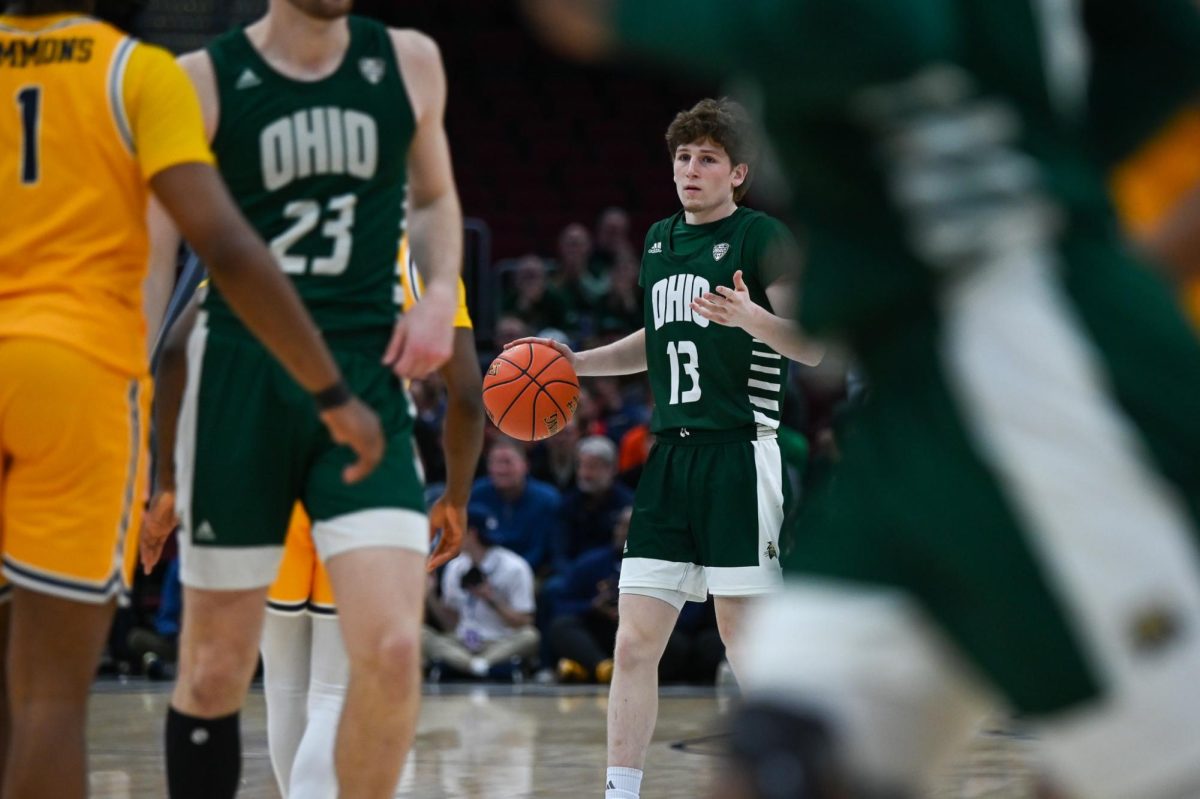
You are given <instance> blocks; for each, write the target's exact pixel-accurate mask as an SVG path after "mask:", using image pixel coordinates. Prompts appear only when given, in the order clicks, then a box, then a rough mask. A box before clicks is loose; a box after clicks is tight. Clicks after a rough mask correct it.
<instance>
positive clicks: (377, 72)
mask: <svg viewBox="0 0 1200 799" xmlns="http://www.w3.org/2000/svg"><path fill="white" fill-rule="evenodd" d="M358 71H359V72H361V73H362V76H363V77H364V78H366V79H367V83H370V84H371V85H372V86H374V85H375V84H376V83H379V81H381V80H383V72H384V65H383V59H382V58H362V59H359V62H358Z"/></svg>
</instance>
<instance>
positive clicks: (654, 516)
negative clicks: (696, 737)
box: [510, 99, 820, 799]
mask: <svg viewBox="0 0 1200 799" xmlns="http://www.w3.org/2000/svg"><path fill="white" fill-rule="evenodd" d="M666 139H667V150H668V152H669V153H670V156H671V159H672V163H673V164H674V180H675V189H676V193H677V194H678V196H679V201H680V203H681V204H682V208H681V209H680V210H679V211H677V212H676V213H675V214H673V215H672V216H670V217H668V218H667V219H664V220H662V221H660V222H657V223H655V224H654V225H653V226H651V228H650V231H649V232H648V233H647V234H646V243H645V247H644V249H643V251H642V270H641V276H640V278H639V282H640V283H641V285H642V287H643V288H644V289H645V292H646V303H645V311H644V319H645V327H644V328H643V329H642V330H639V331H637V332H636V333H632V334H630V335H629V336H626V337H625V338H623V339H621V340H619V341H617V342H615V343H613V344H609V345H606V346H603V347H598V348H596V349H592V350H585V351H583V352H580V353H572V352H571V351H570V350H569V349H568V348H567V347H565V346H564V345H562V344H557V343H555V342H552V341H550V340H548V339H522V340H520V341H518V342H515V343H521V341H541V342H542V343H544V344H550V345H551V346H554V347H555V348H556V349H558V350H559V351H560V352H562V353H563V354H564V355H565V356H566V357H567V358H569V359H570V360H571V362H572V365H573V366H574V367H575V370H576V372H577V373H578V374H579V375H580V376H581V377H589V376H599V375H621V374H634V373H637V372H641V371H647V372H648V373H649V377H650V386H651V389H652V391H653V394H654V405H655V409H654V419H653V421H652V423H651V428H652V431H653V432H654V435H655V439H656V444H655V446H654V449H653V450H651V452H650V457H649V460H647V462H646V465H645V470H644V471H643V473H642V477H641V480H640V481H639V482H638V488H637V494H636V499H635V501H634V506H633V518H632V521H631V522H630V526H629V540H628V543H627V545H626V550H625V559H624V561H623V562H622V566H621V580H620V586H619V588H620V598H619V600H618V610H619V613H620V621H619V623H618V627H617V642H616V653H615V655H614V671H613V677H612V688H611V689H610V693H609V705H608V708H609V710H608V766H609V768H608V774H607V782H606V785H607V788H606V797H607V799H627V798H628V797H636V796H638V792H639V790H640V784H641V779H642V768H643V765H644V763H645V759H646V749H647V747H648V746H649V745H650V738H651V735H652V734H653V732H654V724H655V719H656V716H657V713H658V661H659V660H660V659H661V658H662V654H663V651H664V649H665V648H666V645H667V639H668V638H669V637H670V635H671V631H672V630H673V629H674V627H675V621H676V619H677V618H678V616H679V611H680V609H681V608H682V607H683V604H684V603H685V602H688V601H694V602H703V601H705V600H706V599H707V598H708V594H710V593H711V594H713V596H714V597H715V599H714V604H715V606H716V612H717V626H718V628H719V629H720V632H721V639H722V640H723V641H724V642H725V645H726V649H727V652H728V657H729V661H730V664H731V665H732V666H733V669H734V672H735V673H736V672H738V671H739V670H740V668H741V654H740V641H739V631H740V629H741V618H742V613H743V612H744V609H745V606H746V603H747V601H748V599H749V598H751V597H755V596H759V595H762V594H765V593H768V592H770V591H773V590H775V589H776V588H778V587H779V586H780V584H781V582H782V578H781V573H780V567H779V528H780V525H781V524H782V522H783V466H782V462H781V460H780V455H779V447H778V444H777V443H776V440H775V438H776V430H777V429H778V427H779V412H780V405H781V403H782V401H783V389H784V383H785V381H786V363H785V361H784V357H788V358H794V359H796V360H799V361H803V362H807V363H816V362H817V361H819V360H820V353H819V351H818V350H817V348H816V347H814V346H813V345H812V344H810V343H807V342H806V341H804V340H803V339H802V338H801V337H800V336H799V335H798V333H797V332H796V330H795V327H794V325H792V324H791V323H790V322H789V321H787V320H786V319H784V318H781V317H780V316H777V315H775V314H774V313H772V312H771V310H770V309H772V308H787V307H790V306H789V303H790V302H791V299H790V298H791V294H792V285H793V281H794V274H795V264H794V263H793V260H794V258H795V257H796V246H795V242H794V240H793V239H792V237H791V234H790V233H788V232H787V230H786V228H784V226H783V225H782V224H780V223H779V222H778V221H777V220H775V219H772V218H771V217H769V216H767V215H766V214H763V213H760V212H758V211H753V210H751V209H749V208H745V207H743V206H741V205H739V203H740V201H741V200H742V197H743V196H744V195H745V193H746V191H747V189H748V188H749V185H750V179H751V176H752V175H753V165H754V162H755V155H756V154H755V148H754V143H753V132H752V129H751V125H750V122H749V119H748V118H747V116H746V114H745V111H744V110H743V109H742V108H741V107H740V106H738V105H737V104H735V103H733V102H731V101H729V100H724V99H723V100H702V101H701V102H699V103H697V104H696V106H695V107H693V108H692V109H690V110H688V111H683V112H681V113H679V114H678V115H677V116H676V117H675V119H674V121H673V122H672V123H671V126H670V127H669V128H668V130H667V135H666ZM735 275H736V276H737V277H736V281H742V283H740V284H739V285H742V287H743V288H744V289H745V290H746V291H747V292H748V293H749V295H750V296H751V297H752V298H753V300H754V301H755V302H756V303H757V304H758V305H759V306H761V307H762V312H763V314H764V319H765V320H766V324H764V325H763V326H762V329H761V330H758V331H757V334H758V336H759V337H758V338H755V337H754V336H752V335H750V334H749V333H747V332H746V331H745V330H742V329H740V328H738V327H730V326H724V325H720V324H711V323H710V322H709V320H708V319H707V318H705V317H704V316H702V315H700V314H699V313H696V312H695V311H694V310H693V301H695V300H697V299H698V298H702V297H703V295H705V294H707V293H710V291H709V290H710V288H711V289H715V288H716V287H718V286H728V285H730V284H733V283H735ZM510 346H511V345H510Z"/></svg>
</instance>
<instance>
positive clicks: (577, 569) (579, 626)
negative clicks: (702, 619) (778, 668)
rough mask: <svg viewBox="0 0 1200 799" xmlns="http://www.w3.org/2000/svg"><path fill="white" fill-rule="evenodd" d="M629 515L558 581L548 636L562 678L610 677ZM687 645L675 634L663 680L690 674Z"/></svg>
mask: <svg viewBox="0 0 1200 799" xmlns="http://www.w3.org/2000/svg"><path fill="white" fill-rule="evenodd" d="M631 514H632V510H631V509H626V510H625V511H623V512H622V513H621V514H620V516H619V517H618V519H617V524H616V526H615V527H614V529H613V537H612V541H611V543H610V544H609V545H606V546H601V547H597V548H594V549H589V550H588V551H586V552H584V553H583V554H581V555H580V556H579V557H577V558H575V559H574V560H573V561H571V562H570V563H568V564H567V566H566V568H565V569H564V570H563V572H562V574H561V575H560V577H559V579H558V582H559V583H560V589H559V590H558V592H557V594H556V597H555V608H554V618H553V621H552V622H551V623H550V629H549V633H548V635H549V638H550V651H551V654H552V657H554V658H555V659H556V661H557V671H558V678H559V680H560V681H562V682H587V681H589V680H594V681H595V682H599V683H607V682H609V681H610V680H611V679H612V670H613V661H612V658H613V650H614V648H615V646H616V641H617V581H618V578H619V577H620V573H621V558H622V557H623V550H624V548H625V539H626V538H627V537H628V535H629V518H630V515H631ZM689 649H690V647H689V645H688V643H687V640H686V638H685V637H683V636H682V635H677V634H675V633H672V634H671V637H670V638H669V639H668V641H667V648H666V651H665V652H664V653H663V657H662V660H660V661H659V664H658V673H659V678H660V679H661V680H663V681H664V682H665V681H669V680H672V679H676V678H678V677H679V676H680V675H683V674H685V673H686V672H687V669H688V663H687V659H688V652H689Z"/></svg>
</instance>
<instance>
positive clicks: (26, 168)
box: [17, 86, 42, 186]
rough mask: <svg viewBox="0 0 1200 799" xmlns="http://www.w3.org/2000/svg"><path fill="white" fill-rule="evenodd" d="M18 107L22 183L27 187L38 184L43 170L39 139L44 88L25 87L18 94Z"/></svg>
mask: <svg viewBox="0 0 1200 799" xmlns="http://www.w3.org/2000/svg"><path fill="white" fill-rule="evenodd" d="M17 105H19V106H20V107H21V133H22V134H23V137H22V142H21V183H23V184H24V185H26V186H29V185H32V184H34V183H37V182H38V177H39V176H40V174H41V170H40V168H39V164H38V143H39V142H38V137H39V134H40V132H41V121H42V87H41V86H24V87H22V89H21V90H20V91H19V92H17Z"/></svg>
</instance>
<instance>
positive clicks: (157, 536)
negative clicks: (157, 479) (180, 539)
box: [138, 491, 179, 574]
mask: <svg viewBox="0 0 1200 799" xmlns="http://www.w3.org/2000/svg"><path fill="white" fill-rule="evenodd" d="M178 523H179V517H177V516H176V515H175V492H174V491H156V492H155V494H154V496H153V497H152V498H151V499H150V507H149V508H147V509H146V515H145V516H143V517H142V530H141V535H140V536H139V537H138V553H139V555H140V557H141V561H142V571H144V572H145V573H146V574H149V573H150V572H152V571H154V567H155V565H156V564H157V563H158V559H159V558H160V557H161V556H162V551H163V545H164V544H166V543H167V538H169V537H170V535H171V533H172V532H174V531H175V527H176V526H177V525H178Z"/></svg>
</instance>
